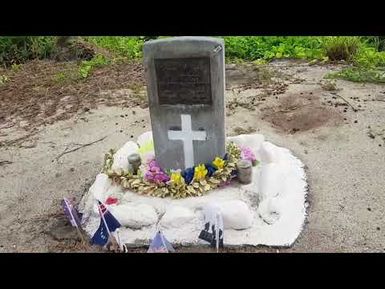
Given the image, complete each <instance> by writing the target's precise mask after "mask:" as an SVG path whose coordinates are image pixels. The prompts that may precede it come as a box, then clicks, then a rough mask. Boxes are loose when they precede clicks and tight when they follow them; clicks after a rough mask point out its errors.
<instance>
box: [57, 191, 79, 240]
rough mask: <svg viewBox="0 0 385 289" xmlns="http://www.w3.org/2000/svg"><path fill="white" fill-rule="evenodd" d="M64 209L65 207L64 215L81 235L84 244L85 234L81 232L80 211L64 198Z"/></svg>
mask: <svg viewBox="0 0 385 289" xmlns="http://www.w3.org/2000/svg"><path fill="white" fill-rule="evenodd" d="M62 207H63V210H64V214H65V215H66V216H67V218H68V220H69V221H70V223H71V225H72V227H75V228H76V230H77V232H78V234H79V237H80V239H81V240H82V242H83V243H84V238H83V234H82V232H81V231H80V229H81V225H80V216H79V213H78V211H77V210H76V209H75V208H74V206H73V205H72V203H71V202H70V201H69V200H68V199H67V198H63V200H62Z"/></svg>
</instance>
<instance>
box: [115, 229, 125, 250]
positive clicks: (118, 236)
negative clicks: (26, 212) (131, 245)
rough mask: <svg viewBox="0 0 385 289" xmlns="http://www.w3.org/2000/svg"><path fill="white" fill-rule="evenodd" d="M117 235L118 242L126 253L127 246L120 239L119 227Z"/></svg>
mask: <svg viewBox="0 0 385 289" xmlns="http://www.w3.org/2000/svg"><path fill="white" fill-rule="evenodd" d="M116 236H117V242H118V245H119V248H120V250H121V251H122V252H124V253H125V252H126V250H127V247H126V245H125V244H122V240H121V239H120V230H119V228H117V229H116ZM125 249H126V250H125Z"/></svg>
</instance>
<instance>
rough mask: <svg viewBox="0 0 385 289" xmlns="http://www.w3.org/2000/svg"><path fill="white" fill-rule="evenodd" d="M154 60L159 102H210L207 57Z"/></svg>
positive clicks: (208, 63) (208, 59) (208, 61)
mask: <svg viewBox="0 0 385 289" xmlns="http://www.w3.org/2000/svg"><path fill="white" fill-rule="evenodd" d="M154 62H155V71H156V78H157V82H158V97H159V104H209V105H211V104H212V98H211V82H210V58H209V57H197V58H167V59H154Z"/></svg>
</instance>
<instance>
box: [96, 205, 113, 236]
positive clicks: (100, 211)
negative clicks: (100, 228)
mask: <svg viewBox="0 0 385 289" xmlns="http://www.w3.org/2000/svg"><path fill="white" fill-rule="evenodd" d="M100 203H101V204H102V205H104V204H103V203H102V202H100ZM106 209H107V208H106ZM98 210H99V215H100V217H101V218H102V220H103V223H104V226H106V229H107V232H108V237H111V232H110V229H109V228H108V225H107V222H106V219H104V216H103V213H102V210H100V206H99V204H98ZM112 237H113V236H112Z"/></svg>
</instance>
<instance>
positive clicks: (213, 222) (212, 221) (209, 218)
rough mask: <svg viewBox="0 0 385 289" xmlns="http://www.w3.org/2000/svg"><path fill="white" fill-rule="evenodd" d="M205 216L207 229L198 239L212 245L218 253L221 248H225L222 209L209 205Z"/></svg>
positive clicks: (205, 210) (204, 212)
mask: <svg viewBox="0 0 385 289" xmlns="http://www.w3.org/2000/svg"><path fill="white" fill-rule="evenodd" d="M203 214H204V224H205V227H204V229H203V230H202V231H201V233H200V234H199V237H198V238H199V239H201V240H204V241H206V242H208V243H210V246H211V247H213V248H216V249H217V252H218V251H219V248H223V218H222V214H221V211H220V208H219V207H218V206H217V205H214V204H209V205H207V206H206V207H205V208H204V210H203Z"/></svg>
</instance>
